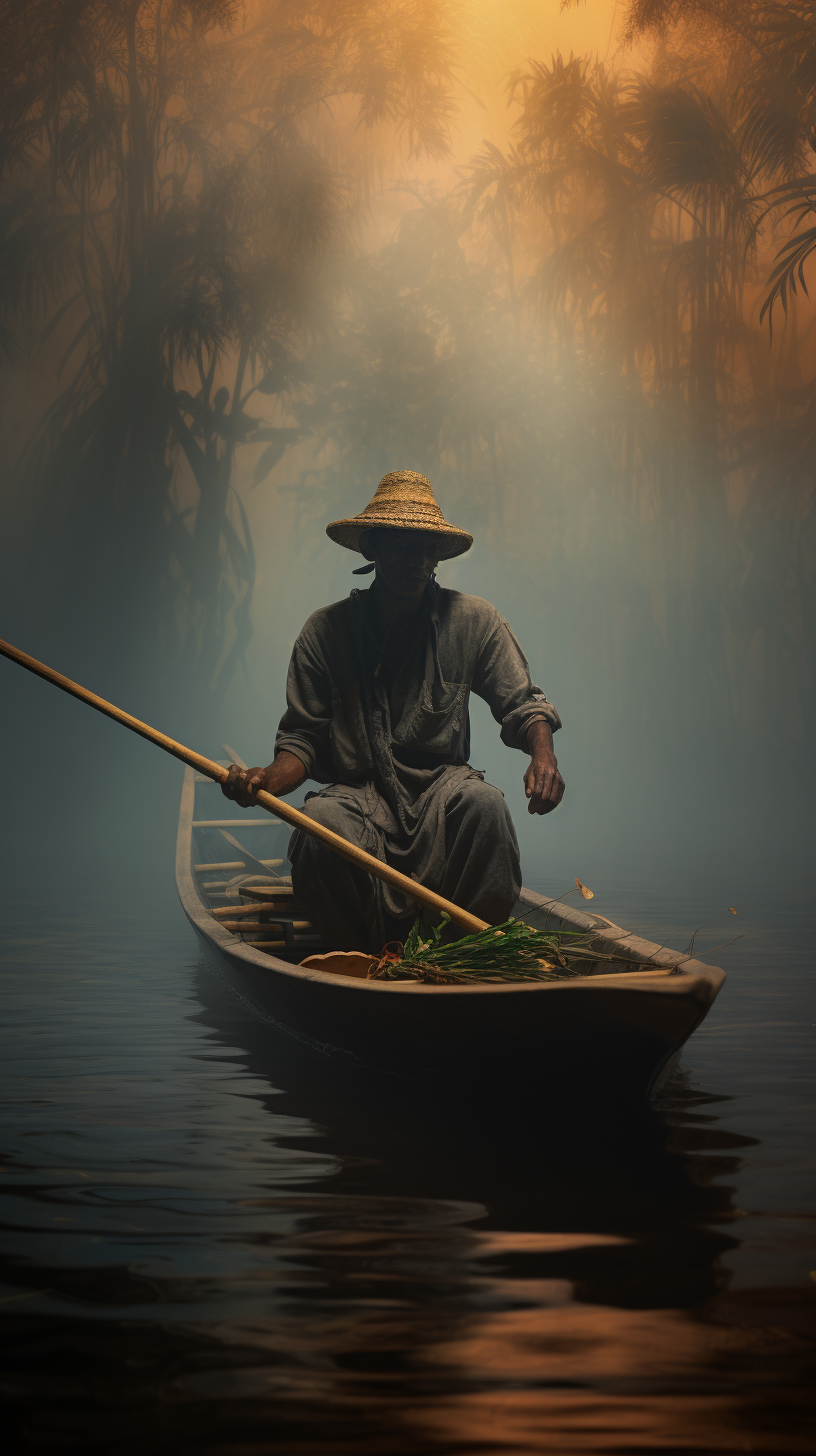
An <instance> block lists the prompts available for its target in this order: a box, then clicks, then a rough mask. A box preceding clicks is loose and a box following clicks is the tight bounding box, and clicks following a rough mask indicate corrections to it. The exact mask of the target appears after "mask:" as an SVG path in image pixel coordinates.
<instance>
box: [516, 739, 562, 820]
mask: <svg viewBox="0 0 816 1456" xmlns="http://www.w3.org/2000/svg"><path fill="white" fill-rule="evenodd" d="M527 752H528V753H529V755H530V765H529V768H528V769H527V772H526V774H525V775H524V792H525V794H526V795H527V798H528V800H529V802H528V804H527V813H528V814H549V813H550V812H551V811H552V810H553V809H555V808H556V807H557V806H558V805H559V804H560V803H561V800H562V798H563V797H564V780H563V779H562V777H561V775H560V773H559V772H558V763H557V761H556V757H555V749H554V748H553V736H552V729H551V727H550V725H549V723H547V722H545V720H544V719H543V718H534V719H533V722H532V723H531V724H530V726H529V728H528V729H527Z"/></svg>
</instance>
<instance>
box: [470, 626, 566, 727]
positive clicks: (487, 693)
mask: <svg viewBox="0 0 816 1456" xmlns="http://www.w3.org/2000/svg"><path fill="white" fill-rule="evenodd" d="M473 691H474V692H475V693H477V694H478V696H479V697H480V698H484V700H485V702H486V703H487V705H488V707H489V708H490V711H491V713H492V714H493V717H494V718H495V719H496V722H497V723H500V724H501V739H502V742H503V743H506V744H507V746H508V748H519V749H521V750H522V751H524V749H525V747H526V740H527V734H528V732H529V728H530V724H531V723H534V722H535V721H536V720H537V719H543V720H544V722H546V723H549V725H550V728H551V729H552V731H553V733H555V732H556V731H557V730H558V729H559V728H560V727H561V719H560V717H559V716H558V713H557V711H556V709H555V707H554V706H553V704H552V703H551V702H550V701H549V699H548V698H546V697H545V696H544V693H543V692H542V691H541V688H539V687H536V685H535V683H534V682H533V680H532V678H531V677H530V668H529V665H528V662H527V658H526V657H525V656H524V653H523V652H522V650H521V647H520V645H519V642H518V640H517V639H516V637H515V635H514V633H513V632H512V631H511V629H510V627H509V626H508V624H507V622H505V620H504V618H503V617H501V616H499V614H498V613H497V614H496V622H495V623H494V625H493V626H492V627H491V629H490V631H489V632H488V633H487V635H486V637H485V640H484V642H483V644H482V646H481V648H480V650H479V655H478V659H477V663H476V673H475V675H474V679H473Z"/></svg>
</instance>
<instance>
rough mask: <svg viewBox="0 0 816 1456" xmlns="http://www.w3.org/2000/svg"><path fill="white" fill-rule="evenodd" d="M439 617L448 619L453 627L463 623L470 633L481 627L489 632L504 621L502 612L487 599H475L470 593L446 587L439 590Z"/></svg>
mask: <svg viewBox="0 0 816 1456" xmlns="http://www.w3.org/2000/svg"><path fill="white" fill-rule="evenodd" d="M439 615H440V618H441V617H443V616H444V617H446V618H447V619H448V621H449V622H450V623H451V625H452V626H458V625H459V624H460V623H462V624H463V625H466V626H467V627H468V629H469V630H470V631H473V629H474V628H479V627H484V628H485V630H487V629H488V628H489V627H492V626H494V625H495V624H496V623H497V622H500V621H502V615H501V612H500V611H498V609H497V608H496V607H494V606H493V603H492V602H489V601H487V600H486V599H485V597H473V596H471V595H470V594H469V593H468V592H459V591H453V590H451V588H450V587H444V586H443V587H440V588H439Z"/></svg>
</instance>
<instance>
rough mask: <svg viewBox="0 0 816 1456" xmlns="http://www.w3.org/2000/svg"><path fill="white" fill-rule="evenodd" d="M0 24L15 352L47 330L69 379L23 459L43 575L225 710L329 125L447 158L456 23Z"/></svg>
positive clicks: (281, 428) (124, 2)
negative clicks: (56, 578) (112, 616)
mask: <svg viewBox="0 0 816 1456" xmlns="http://www.w3.org/2000/svg"><path fill="white" fill-rule="evenodd" d="M0 22H1V23H2V27H3V34H4V46H3V51H2V56H0V95H2V100H1V101H0V167H1V168H2V177H3V201H2V224H1V226H0V263H2V267H1V268H0V274H1V275H2V278H3V284H2V295H1V301H2V310H3V328H4V331H3V335H2V338H3V340H4V342H5V345H6V348H7V349H8V350H14V349H16V348H19V347H21V341H22V340H23V339H25V336H26V331H27V330H28V329H29V328H30V327H31V324H32V323H36V324H38V326H39V333H38V338H37V342H38V346H39V349H40V350H45V351H46V355H47V357H48V358H49V359H50V360H51V361H52V362H53V364H54V366H55V372H56V376H57V377H58V378H59V380H60V386H59V388H58V391H57V393H56V395H55V397H54V398H53V399H52V400H51V402H50V403H49V405H48V408H47V410H46V412H45V414H44V416H43V418H42V421H41V425H40V428H39V429H38V431H37V433H36V436H35V438H34V439H33V441H32V443H31V447H30V449H29V450H28V451H27V452H26V455H25V457H24V462H23V466H24V476H23V480H24V486H25V489H26V490H27V491H28V492H31V491H33V490H37V491H38V492H40V498H41V500H42V518H43V519H46V520H48V521H49V522H50V524H51V537H52V546H53V547H54V548H55V549H54V550H53V551H52V552H51V554H50V555H49V557H48V563H49V570H53V569H54V562H55V559H60V558H61V559H63V560H65V559H69V560H71V561H73V562H78V563H79V564H78V566H77V570H76V577H77V580H75V581H74V583H73V584H74V586H75V587H76V585H77V583H78V581H81V579H82V577H83V576H84V575H87V576H88V580H89V581H90V582H91V583H92V586H91V594H92V604H93V608H94V610H95V614H96V616H97V619H98V617H99V615H100V611H101V608H102V602H103V600H104V599H105V597H106V596H110V597H116V596H117V595H118V596H119V597H120V598H121V600H122V603H123V616H124V617H125V619H126V620H129V621H131V622H133V621H137V622H140V623H141V622H142V621H144V620H146V621H147V622H149V623H151V624H152V635H151V642H152V646H153V648H155V646H156V644H157V639H159V638H161V639H163V641H164V649H165V651H164V659H165V665H166V666H167V667H169V668H170V669H171V670H172V673H176V672H177V671H178V669H179V668H180V667H183V666H185V664H186V666H187V668H188V678H187V681H188V683H189V682H193V681H201V682H203V683H204V684H205V685H206V686H207V688H208V689H209V690H211V691H212V692H214V693H215V694H216V695H217V694H221V693H223V692H224V691H225V689H226V687H227V686H228V684H229V681H230V678H231V676H232V673H233V671H234V669H235V665H236V663H237V661H238V660H239V659H240V656H241V654H242V652H243V649H244V647H245V645H246V642H247V641H248V639H249V635H250V632H251V625H250V619H249V608H250V602H251V596H252V589H253V581H254V570H255V567H254V556H253V550H252V543H251V540H250V537H249V528H248V523H247V518H246V514H245V512H244V510H243V507H242V506H241V503H240V501H239V500H238V499H237V497H236V496H235V493H234V491H233V489H232V471H233V463H234V458H235V453H236V451H237V450H238V449H239V448H242V447H246V446H263V450H262V452H261V453H260V455H259V458H258V460H257V463H256V466H255V471H254V483H255V484H259V483H260V482H261V481H262V480H263V479H265V478H266V476H267V475H268V474H269V472H270V471H271V470H272V468H273V467H274V465H275V464H276V462H277V461H278V460H279V459H280V457H281V455H282V454H283V453H284V451H285V450H286V449H287V448H288V447H289V446H290V445H291V444H292V443H293V442H295V441H296V440H298V439H300V438H302V434H303V432H302V430H301V429H299V428H298V427H297V426H296V425H295V424H293V423H292V422H291V420H290V419H287V416H286V412H285V405H286V401H287V400H288V399H289V398H290V397H291V396H292V394H293V392H296V391H297V389H298V388H300V387H301V385H302V382H303V370H302V366H301V365H300V364H299V362H298V355H299V353H301V352H302V349H303V346H304V344H305V343H306V342H307V341H308V340H309V339H310V338H314V337H315V336H316V335H317V334H318V333H319V332H320V331H321V329H325V327H326V323H327V320H328V317H329V311H328V308H327V300H326V298H325V295H324V285H323V283H322V277H321V267H322V264H323V260H324V258H325V256H326V251H327V247H328V245H329V243H330V242H331V241H337V239H338V236H339V231H338V230H339V229H340V228H341V227H342V225H343V222H344V219H346V218H347V217H348V214H349V209H350V207H351V205H352V203H353V192H354V187H355V185H356V182H357V181H358V180H359V179H358V178H356V177H355V169H354V166H353V164H352V162H351V160H350V159H344V157H343V142H342V140H341V138H342V136H343V135H344V132H343V127H342V126H341V125H340V124H339V123H338V115H339V116H340V117H341V120H342V118H344V117H345V116H346V113H348V114H349V119H350V121H351V123H352V132H353V130H354V124H355V123H356V124H357V125H359V126H360V127H362V128H369V129H370V128H372V127H375V126H388V127H389V128H393V129H395V130H396V131H397V132H398V133H399V132H401V133H403V134H404V135H405V137H406V139H407V145H408V147H409V149H410V150H411V151H412V152H414V153H420V152H426V153H429V154H431V155H439V154H440V153H441V152H443V151H444V149H445V147H446V145H447V133H448V124H449V119H450V115H451V103H450V95H449V90H450V65H451V58H450V53H449V46H448V36H447V26H446V22H445V21H444V20H443V19H442V18H441V15H440V12H439V7H438V5H437V4H435V3H434V0H310V3H308V4H306V3H304V0H258V3H256V4H248V5H241V4H239V3H237V0H232V3H230V0H177V3H172V4H170V3H167V0H145V3H139V0H84V3H80V4H70V5H69V4H65V3H62V0H31V3H30V4H27V5H26V6H24V7H23V6H20V5H18V4H16V3H14V0H4V3H2V5H0ZM332 106H334V107H335V108H336V111H337V115H336V114H335V112H333V111H332V109H331V107H332ZM253 396H254V398H253ZM264 401H265V402H266V406H267V408H269V407H271V408H272V409H273V410H274V413H273V415H272V417H271V418H269V417H267V416H266V415H264V414H262V413H259V412H257V406H258V405H259V404H262V403H264ZM249 405H251V406H252V409H249V408H248V406H249ZM181 460H183V461H184V462H185V467H186V475H185V471H184V470H182V469H181V468H180V464H179V462H180V461H181ZM68 529H70V530H71V531H72V533H73V538H72V539H73V547H74V549H72V550H71V551H67V552H66V550H65V546H66V539H65V533H66V530H68ZM83 543H84V544H85V546H86V548H87V549H85V550H84V552H83V551H82V550H81V549H80V548H81V546H82V544H83ZM42 544H43V543H42V536H41V534H38V549H40V550H41V548H42ZM100 558H101V559H103V560H105V561H106V562H107V563H108V572H107V575H106V576H103V577H102V579H100V578H99V574H98V572H97V569H96V567H97V563H98V561H99V560H100ZM128 562H130V563H131V564H132V569H133V573H134V580H133V582H132V583H131V586H132V590H130V591H128V590H125V589H124V579H125V578H126V574H127V569H128V567H127V563H128ZM118 625H119V626H120V627H121V625H122V623H121V621H120V622H119V623H118Z"/></svg>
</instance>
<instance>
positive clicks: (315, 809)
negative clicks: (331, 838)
mask: <svg viewBox="0 0 816 1456" xmlns="http://www.w3.org/2000/svg"><path fill="white" fill-rule="evenodd" d="M302 812H303V813H304V814H305V815H306V816H307V818H309V819H312V820H313V821H314V822H315V824H322V826H323V827H324V829H331V830H332V831H333V833H334V834H339V835H341V837H342V838H343V839H350V840H351V841H352V842H353V843H355V844H358V843H360V841H361V839H362V837H363V829H364V820H363V817H362V814H360V813H359V812H358V811H356V808H355V805H354V804H350V803H349V802H348V801H347V800H345V799H341V798H337V797H335V796H333V795H328V796H324V795H323V794H315V795H314V796H313V797H312V798H310V799H307V800H306V803H305V804H304V805H303V810H302ZM304 854H306V855H308V856H309V859H310V860H316V861H320V862H322V861H324V860H325V859H326V857H328V858H329V859H330V860H336V859H337V855H336V853H335V851H334V850H333V849H330V848H329V847H328V845H326V844H321V842H320V840H319V839H313V838H312V836H311V835H310V834H305V833H304V831H303V830H302V829H296V830H295V833H294V834H293V836H292V840H291V844H290V850H289V857H290V859H292V860H294V859H296V858H302V857H303V855H304Z"/></svg>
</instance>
